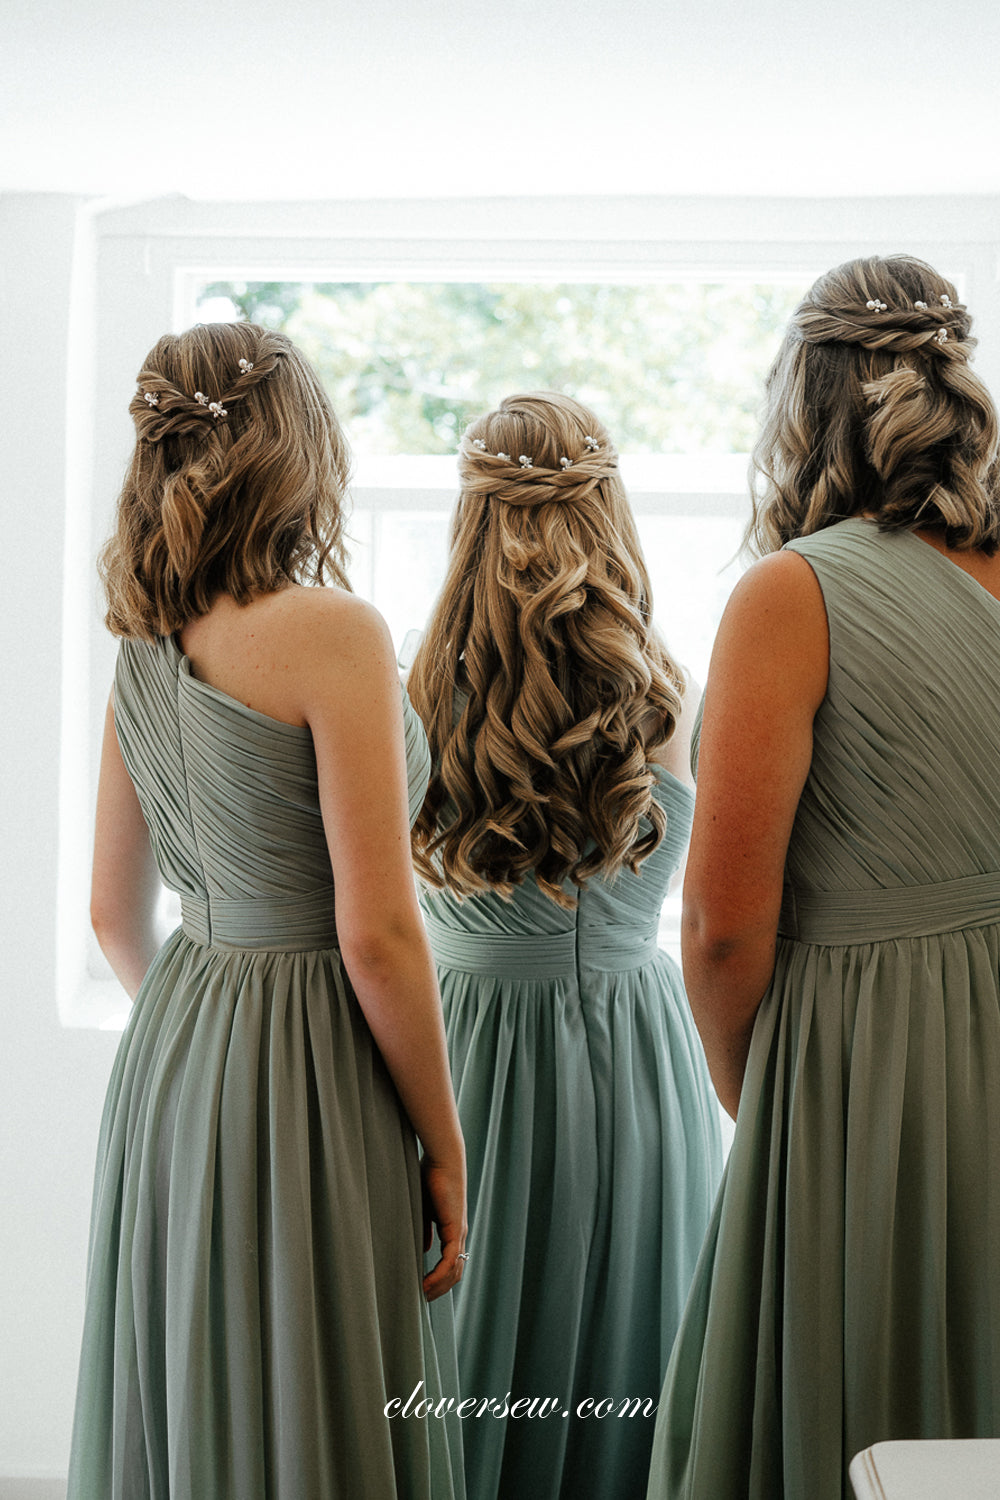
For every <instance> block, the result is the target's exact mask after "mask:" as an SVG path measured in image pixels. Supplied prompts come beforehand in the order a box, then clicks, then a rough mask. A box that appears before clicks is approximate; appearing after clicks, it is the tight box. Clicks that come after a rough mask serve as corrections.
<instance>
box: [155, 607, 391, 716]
mask: <svg viewBox="0 0 1000 1500" xmlns="http://www.w3.org/2000/svg"><path fill="white" fill-rule="evenodd" d="M181 644H182V647H183V649H184V651H185V653H186V654H187V656H188V659H189V661H190V663H191V667H192V671H193V672H194V674H195V676H197V677H199V678H201V679H202V680H203V681H204V682H207V683H209V684H211V685H212V686H213V687H216V688H218V689H220V690H221V691H222V692H223V693H226V694H228V695H229V696H230V697H232V698H236V699H238V700H239V701H240V702H242V703H245V704H246V706H247V707H248V708H252V709H255V710H257V711H258V712H260V713H264V714H267V715H268V716H270V717H271V718H275V719H280V720H282V721H284V722H286V723H289V724H296V725H305V724H308V723H309V722H310V719H311V708H312V705H314V704H315V703H316V701H317V700H320V699H322V698H324V697H325V698H326V699H330V698H331V697H342V696H343V694H344V692H345V690H349V689H350V688H351V687H352V686H353V684H354V682H355V680H356V679H359V678H363V677H365V676H366V675H367V676H368V677H369V678H370V679H371V680H373V681H374V680H377V679H378V678H379V677H380V676H389V675H394V658H393V651H392V640H391V637H390V635H389V630H388V627H387V626H386V624H385V621H384V620H383V619H382V617H381V615H380V614H379V613H378V611H377V610H376V609H374V608H373V606H372V605H370V604H368V603H366V602H365V601H364V600H363V599H358V598H357V597H356V596H355V595H354V594H350V593H348V592H347V591H346V590H344V589H336V588H305V587H299V586H298V585H295V586H292V587H290V588H287V589H282V590H281V591H280V592H278V593H274V594H264V595H261V596H260V597H259V598H257V599H254V600H253V601H252V602H251V603H249V604H246V605H238V604H237V603H236V602H235V600H233V599H230V598H228V597H227V596H221V597H220V598H219V599H218V600H216V602H215V604H214V605H213V607H212V609H211V610H210V611H209V613H208V614H206V615H202V616H201V617H200V618H199V619H197V620H195V621H193V622H191V624H190V625H189V626H186V627H185V628H184V631H183V632H182V639H181Z"/></svg>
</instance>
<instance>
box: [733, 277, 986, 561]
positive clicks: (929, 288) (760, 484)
mask: <svg viewBox="0 0 1000 1500" xmlns="http://www.w3.org/2000/svg"><path fill="white" fill-rule="evenodd" d="M970 329H971V319H970V317H969V314H968V312H967V311H966V308H965V307H964V306H963V305H962V303H960V302H959V300H958V294H957V292H956V291H955V288H954V287H953V286H952V284H951V282H949V281H946V280H945V279H944V277H943V276H940V275H939V274H938V273H937V271H935V270H933V268H932V267H931V266H929V265H927V264H926V263H925V262H924V261H922V260H917V259H916V258H915V257H914V256H910V255H891V256H887V257H885V258H883V257H881V256H877V255H876V256H870V257H868V258H867V259H864V260H853V261H848V262H847V263H846V264H845V265H842V266H838V267H837V268H836V269H835V270H832V271H829V272H828V273H827V274H826V275H825V276H821V277H820V279H819V280H818V281H817V282H816V284H815V286H814V287H813V288H812V289H811V290H810V291H809V292H808V293H807V295H806V296H805V298H804V299H803V301H802V302H801V303H800V304H799V306H798V307H797V308H796V310H795V313H794V314H793V316H792V320H791V322H790V324H789V326H788V330H787V332H786V334H785V338H784V342H783V343H782V346H781V349H780V350H779V352H778V356H777V358H776V360H775V362H774V364H773V366H772V368H771V371H770V374H769V375H768V378H767V394H766V400H765V408H764V414H763V425H762V431H761V435H760V438H759V440H758V442H757V445H756V447H755V449H754V453H753V459H752V468H751V490H752V494H753V504H754V510H753V517H752V520H751V522H750V526H749V528H748V531H747V538H746V541H747V545H748V547H749V549H750V550H751V551H752V552H755V553H756V554H757V555H760V554H762V553H765V552H773V551H776V550H777V549H778V548H779V547H781V546H783V545H784V543H785V542H787V541H789V540H791V538H793V537H798V536H807V535H809V534H810V533H811V532H814V531H819V530H821V529H822V528H823V527H824V526H830V525H832V524H833V523H834V522H836V521H840V520H843V519H844V518H845V517H847V516H854V515H859V514H861V513H866V514H869V515H872V516H874V517H875V519H876V520H877V522H878V524H879V526H880V527H881V528H882V529H883V530H887V531H889V530H908V529H913V528H916V527H921V526H925V527H933V528H943V529H944V534H945V539H946V541H947V544H948V545H949V546H951V547H956V548H970V549H971V548H977V549H979V550H980V551H982V552H985V553H987V554H992V553H994V552H995V551H996V550H997V546H998V545H1000V500H998V469H997V414H996V409H995V407H994V405H993V401H992V399H991V397H990V394H989V392H988V391H987V389H986V387H985V385H984V384H983V382H982V381H981V380H980V378H979V376H978V375H977V374H976V373H975V372H974V371H973V370H972V369H970V367H969V358H970V355H971V353H972V350H973V349H974V347H975V342H976V341H975V339H973V338H972V337H971V334H970Z"/></svg>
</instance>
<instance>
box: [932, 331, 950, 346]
mask: <svg viewBox="0 0 1000 1500" xmlns="http://www.w3.org/2000/svg"><path fill="white" fill-rule="evenodd" d="M934 338H935V341H936V342H937V343H939V344H946V343H947V342H948V330H947V328H939V329H938V331H937V333H936V334H935V335H934Z"/></svg>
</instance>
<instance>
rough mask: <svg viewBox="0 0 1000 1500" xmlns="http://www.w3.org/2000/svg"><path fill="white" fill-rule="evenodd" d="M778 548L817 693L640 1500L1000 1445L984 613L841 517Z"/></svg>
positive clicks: (988, 624)
mask: <svg viewBox="0 0 1000 1500" xmlns="http://www.w3.org/2000/svg"><path fill="white" fill-rule="evenodd" d="M789 545H790V548H791V549H792V550H794V551H796V552H798V553H800V554H801V555H802V556H803V557H804V558H805V559H806V560H807V561H808V563H809V564H810V566H811V567H812V569H813V571H814V573H815V575H816V578H817V579H818V581H819V584H820V587H821V589H822V593H823V599H824V602H825V606H826V613H827V619H828V622H829V631H830V674H829V686H828V690H827V693H826V697H825V699H824V701H823V703H822V705H821V707H820V709H819V712H818V713H817V715H816V719H815V725H814V748H813V758H812V765H811V769H810V772H809V775H808V779H807V781H806V785H805V787H804V790H803V793H802V797H801V800H800V803H799V808H798V812H797V815H796V818H795V822H794V826H793V829H792V835H791V841H790V844H789V848H788V855H787V862H786V870H785V881H786V889H785V896H784V904H783V909H782V915H781V923H780V928H779V942H778V953H777V962H776V966H775V971H774V976H773V979H772V981H771V985H770V988H769V990H768V992H767V994H766V996H765V998H764V1001H763V1003H762V1005H761V1007H760V1012H759V1014H758V1017H757V1021H756V1024H755V1027H754V1033H753V1040H752V1045H751V1049H750V1058H749V1063H748V1067H747V1073H746V1081H745V1084H744V1088H743V1093H742V1096H741V1100H740V1108H739V1117H738V1120H737V1125H736V1134H735V1139H734V1142H733V1147H732V1151H731V1154H730V1157H729V1162H728V1165H727V1169H726V1174H725V1178H724V1183H723V1188H722V1191H721V1194H720V1197H719V1202H718V1204H717V1206H716V1211H715V1214H714V1218H713V1222H712V1225H711V1228H710V1231H709V1234H708V1238H707V1241H706V1244H705V1248H704V1251H703V1254H702V1257H701V1261H700V1264H699V1268H698V1272H697V1274H696V1276H695V1280H694V1284H693V1289H692V1293H691V1298H690V1301H689V1303H688V1307H687V1310H686V1313H685V1317H684V1321H683V1324H682V1326H681V1330H680V1333H679V1335H678V1339H677V1344H676V1346H675V1350H674V1354H673V1357H672V1360H671V1364H670V1369H669V1371H668V1374H667V1379H666V1384H665V1387H664V1392H663V1399H662V1402H661V1406H660V1411H659V1414H658V1417H657V1432H656V1442H655V1446H654V1454H653V1463H652V1470H651V1476H650V1483H649V1500H782V1497H784V1500H842V1497H846V1496H849V1495H850V1493H851V1490H850V1486H849V1482H848V1477H847V1469H848V1464H849V1462H850V1459H851V1457H852V1456H853V1455H854V1454H855V1453H857V1452H858V1451H859V1450H860V1449H862V1448H865V1447H867V1446H869V1445H870V1444H871V1443H874V1442H877V1441H881V1440H885V1439H907V1438H973V1437H1000V602H998V601H997V600H996V599H994V598H993V597H992V596H991V595H989V594H988V593H987V592H986V591H985V590H984V589H983V588H982V587H981V586H980V585H979V584H978V583H976V582H975V580H974V579H972V578H971V577H970V576H969V575H968V574H967V573H965V572H964V571H963V570H962V569H960V568H959V567H957V566H956V564H955V563H953V562H952V561H951V560H950V559H949V558H947V557H945V556H944V555H942V554H941V553H939V552H937V551H936V550H935V549H934V548H932V547H931V546H929V545H928V544H927V543H926V542H924V541H922V540H921V539H920V538H919V537H916V536H913V535H911V534H909V533H902V534H889V535H887V534H884V533H881V532H879V531H878V529H877V527H876V526H875V524H874V523H873V522H870V521H866V520H862V519H860V518H856V519H852V520H849V521H844V522H841V523H839V524H838V525H835V526H832V527H830V528H829V529H827V530H824V531H821V532H819V533H817V534H816V535H814V536H810V537H808V538H803V539H801V540H797V541H795V542H792V543H790V544H789Z"/></svg>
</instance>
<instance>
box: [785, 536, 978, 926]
mask: <svg viewBox="0 0 1000 1500" xmlns="http://www.w3.org/2000/svg"><path fill="white" fill-rule="evenodd" d="M789 549H790V550H792V551H795V552H799V553H801V554H802V555H803V556H804V557H805V558H806V559H807V561H808V562H809V563H810V565H811V566H812V568H813V570H814V571H815V573H816V575H817V577H818V579H819V581H820V584H821V587H822V589H823V596H824V600H825V602H826V606H827V617H828V622H829V628H830V678H829V686H828V689H827V694H826V698H825V700H824V702H823V704H822V706H821V707H820V710H819V712H818V714H817V716H816V721H815V727H814V753H813V762H812V767H811V770H810V772H809V777H808V779H807V781H806V785H805V788H804V790H803V793H802V797H801V800H800V803H799V808H798V813H797V815H796V818H795V824H794V827H793V830H792V836H791V841H790V844H789V848H788V857H787V862H786V878H787V882H788V885H789V887H790V888H791V889H792V890H794V891H795V892H797V893H799V894H801V895H806V896H808V894H809V893H810V892H814V891H824V892H828V891H872V890H876V889H881V888H892V887H901V886H902V887H910V886H918V885H925V884H937V883H939V882H950V881H956V880H963V879H967V878H968V877H970V876H976V875H984V874H990V873H992V872H995V871H997V870H1000V781H998V779H997V776H996V761H995V756H996V744H995V739H994V735H995V727H996V724H997V722H998V721H1000V650H998V646H1000V602H998V601H997V600H996V599H994V598H993V597H992V596H991V595H990V594H988V593H987V592H986V590H985V589H984V588H982V587H981V585H980V584H978V583H977V582H976V581H975V579H973V578H971V577H970V576H969V575H968V574H967V573H965V572H963V571H962V569H961V568H959V567H957V566H956V564H955V563H953V562H951V560H950V559H949V558H947V557H945V556H943V555H942V554H941V553H939V552H937V551H936V550H935V549H934V548H933V547H930V546H929V545H928V544H927V543H926V542H924V541H921V539H920V538H919V537H915V536H912V535H910V534H909V533H906V532H904V533H899V534H885V533H882V532H879V530H878V529H877V527H876V525H875V523H874V522H871V521H866V520H862V519H854V520H850V521H844V522H842V523H841V524H840V525H838V526H833V527H830V528H829V529H827V530H825V531H822V532H819V533H818V534H817V535H815V536H811V537H807V538H802V539H801V540H798V541H795V542H791V543H789ZM945 610H946V614H945ZM944 620H946V621H947V623H946V624H945V623H944ZM970 660H971V661H973V662H975V664H976V670H975V672H974V673H973V672H970V671H969V662H970ZM868 910H870V911H872V912H873V916H872V919H871V920H872V933H871V936H872V940H874V939H876V938H878V937H880V936H885V933H884V931H883V929H882V928H881V927H880V925H879V923H880V914H879V913H878V912H877V911H876V909H875V907H874V906H873V905H872V904H871V903H869V904H868ZM860 940H861V939H852V941H860Z"/></svg>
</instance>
